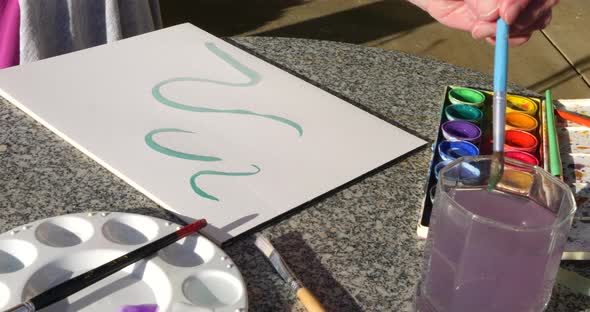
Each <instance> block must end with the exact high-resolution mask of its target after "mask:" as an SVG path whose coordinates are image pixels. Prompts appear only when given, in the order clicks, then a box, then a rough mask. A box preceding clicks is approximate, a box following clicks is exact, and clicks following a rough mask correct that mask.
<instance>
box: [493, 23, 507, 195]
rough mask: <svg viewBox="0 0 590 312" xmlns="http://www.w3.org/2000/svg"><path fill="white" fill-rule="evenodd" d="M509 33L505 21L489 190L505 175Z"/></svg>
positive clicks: (497, 59)
mask: <svg viewBox="0 0 590 312" xmlns="http://www.w3.org/2000/svg"><path fill="white" fill-rule="evenodd" d="M508 32H509V27H508V24H506V22H504V20H502V19H501V18H500V19H498V22H497V25H496V51H495V54H494V106H493V121H492V124H493V125H492V127H493V138H494V143H493V154H492V164H491V168H490V170H491V172H490V179H489V181H488V190H493V189H495V188H496V185H497V184H498V182H500V179H502V175H503V174H504V136H505V128H506V76H507V73H508Z"/></svg>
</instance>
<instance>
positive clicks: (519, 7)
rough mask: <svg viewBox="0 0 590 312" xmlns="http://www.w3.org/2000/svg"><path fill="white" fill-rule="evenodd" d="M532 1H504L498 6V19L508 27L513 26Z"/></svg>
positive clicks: (543, 0)
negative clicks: (500, 18)
mask: <svg viewBox="0 0 590 312" xmlns="http://www.w3.org/2000/svg"><path fill="white" fill-rule="evenodd" d="M531 1H532V0H504V1H503V2H502V5H501V6H500V17H502V19H503V20H504V21H505V22H506V23H507V24H509V25H511V24H513V23H514V22H515V21H516V19H517V18H518V16H519V15H520V14H521V13H522V12H523V10H524V9H525V8H527V7H528V6H529V3H531ZM532 2H537V3H538V2H545V0H534V1H532Z"/></svg>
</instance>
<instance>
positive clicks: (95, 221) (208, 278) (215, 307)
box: [0, 212, 248, 312]
mask: <svg viewBox="0 0 590 312" xmlns="http://www.w3.org/2000/svg"><path fill="white" fill-rule="evenodd" d="M177 227H178V225H176V224H174V223H172V222H169V221H166V220H162V219H158V218H153V217H148V216H143V215H137V214H129V213H108V212H104V213H79V214H71V215H64V216H58V217H54V218H49V219H44V220H40V221H37V222H34V223H31V224H27V225H24V226H20V227H19V228H16V229H14V230H12V231H10V232H7V233H4V234H0V311H3V310H4V309H7V308H8V307H11V306H14V305H16V304H17V303H20V302H21V301H22V300H23V299H26V298H31V297H33V296H34V295H36V294H38V293H40V292H42V291H44V290H46V289H48V288H50V287H52V286H55V285H56V284H58V283H60V282H63V281H65V280H67V279H69V278H71V277H72V276H74V275H78V274H79V273H83V272H86V271H88V270H90V269H93V268H95V267H97V266H99V265H102V264H104V263H107V262H109V261H111V260H113V259H115V258H117V257H120V256H122V255H124V254H126V253H128V252H130V251H132V250H135V249H137V248H138V247H140V246H141V245H143V244H145V243H147V242H148V241H152V240H155V239H158V238H161V237H163V236H165V235H167V234H169V233H171V232H173V231H175V230H176V229H177ZM153 304H156V305H158V308H159V309H158V311H159V312H165V311H246V310H247V308H248V300H247V292H246V284H245V283H244V280H243V278H242V276H241V274H240V272H239V270H238V269H237V267H236V266H235V265H234V263H233V262H232V261H231V259H230V258H229V256H228V255H227V254H225V252H223V250H221V248H219V247H217V246H216V245H215V244H213V243H212V242H211V241H209V240H208V239H206V238H205V237H203V236H200V235H191V236H188V237H185V238H184V239H182V240H179V241H178V242H176V243H174V244H172V245H170V246H168V247H166V248H164V249H162V250H160V251H159V252H158V253H157V254H156V255H154V256H153V257H151V258H149V259H148V260H142V261H139V262H137V263H135V264H132V265H130V266H128V267H126V268H125V269H123V270H121V271H119V272H116V273H114V274H113V275H112V276H110V277H107V278H105V279H104V280H102V281H100V282H97V283H96V284H94V285H92V286H90V287H88V288H85V289H83V290H81V291H80V292H78V293H76V294H74V295H72V296H70V297H68V298H67V299H64V300H62V301H59V302H57V303H55V304H53V305H51V306H49V307H47V308H45V309H43V311H44V312H45V311H47V312H58V311H60V312H61V311H119V310H120V309H121V308H123V307H126V306H130V305H132V306H140V305H153Z"/></svg>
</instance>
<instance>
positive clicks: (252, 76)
mask: <svg viewBox="0 0 590 312" xmlns="http://www.w3.org/2000/svg"><path fill="white" fill-rule="evenodd" d="M205 46H206V47H207V48H208V49H209V51H211V52H212V53H213V54H215V55H217V56H218V57H219V58H221V59H222V60H224V61H225V62H226V63H227V64H229V65H231V66H232V67H233V68H234V69H236V70H238V71H239V72H240V73H242V74H244V75H245V76H246V77H248V81H247V82H240V83H237V82H226V81H219V80H212V79H205V78H195V77H176V78H172V79H167V80H164V81H162V82H159V83H158V84H156V85H155V86H154V87H153V88H152V95H153V96H154V98H155V99H156V100H157V101H158V102H160V103H162V104H164V105H167V106H170V107H173V108H176V109H181V110H185V111H189V112H199V113H226V114H240V115H250V116H257V117H262V118H268V119H271V120H274V121H277V122H280V123H283V124H286V125H288V126H290V127H293V128H294V129H295V130H297V133H298V134H299V136H302V135H303V128H302V127H301V126H300V125H299V124H297V123H296V122H294V121H291V120H289V119H286V118H283V117H280V116H275V115H269V114H259V113H256V112H252V111H249V110H244V109H215V108H208V107H197V106H191V105H186V104H182V103H179V102H176V101H173V100H171V99H169V98H167V97H165V96H164V95H162V92H161V90H160V89H161V88H162V87H163V86H165V85H167V84H170V83H174V82H181V81H196V82H207V83H213V84H219V85H224V86H229V87H250V86H253V85H256V84H257V83H259V82H260V80H261V77H260V74H258V73H256V72H255V71H253V70H251V69H250V68H248V67H246V66H244V65H242V64H241V63H240V62H238V61H237V60H236V59H234V58H232V57H231V56H230V55H229V54H227V53H225V52H224V51H221V50H220V49H219V48H218V47H217V46H215V44H213V43H211V42H208V43H206V44H205Z"/></svg>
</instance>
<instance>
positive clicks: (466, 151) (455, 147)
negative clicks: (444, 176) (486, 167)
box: [438, 140, 479, 160]
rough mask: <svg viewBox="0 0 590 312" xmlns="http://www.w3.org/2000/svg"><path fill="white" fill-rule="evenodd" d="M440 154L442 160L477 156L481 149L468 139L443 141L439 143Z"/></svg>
mask: <svg viewBox="0 0 590 312" xmlns="http://www.w3.org/2000/svg"><path fill="white" fill-rule="evenodd" d="M438 154H439V155H440V158H441V159H442V160H455V159H457V158H459V157H463V156H477V155H479V149H478V148H477V146H475V145H473V143H469V142H467V141H448V140H445V141H442V142H440V144H439V145H438Z"/></svg>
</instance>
